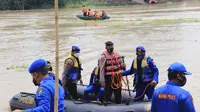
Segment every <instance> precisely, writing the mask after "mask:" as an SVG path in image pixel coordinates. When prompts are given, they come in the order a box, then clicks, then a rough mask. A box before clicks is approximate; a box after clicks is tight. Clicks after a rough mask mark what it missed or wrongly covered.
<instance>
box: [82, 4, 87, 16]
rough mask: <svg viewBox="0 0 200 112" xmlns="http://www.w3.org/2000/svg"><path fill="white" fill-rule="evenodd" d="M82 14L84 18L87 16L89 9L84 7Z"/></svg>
mask: <svg viewBox="0 0 200 112" xmlns="http://www.w3.org/2000/svg"><path fill="white" fill-rule="evenodd" d="M82 12H83V16H87V8H86V7H85V5H83V8H82Z"/></svg>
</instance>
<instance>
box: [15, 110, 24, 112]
mask: <svg viewBox="0 0 200 112" xmlns="http://www.w3.org/2000/svg"><path fill="white" fill-rule="evenodd" d="M13 112H23V111H22V110H19V109H17V110H14V111H13Z"/></svg>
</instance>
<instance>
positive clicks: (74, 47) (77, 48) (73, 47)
mask: <svg viewBox="0 0 200 112" xmlns="http://www.w3.org/2000/svg"><path fill="white" fill-rule="evenodd" d="M80 50H81V49H80V48H79V47H78V46H76V45H73V46H72V51H80Z"/></svg>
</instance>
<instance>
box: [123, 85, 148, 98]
mask: <svg viewBox="0 0 200 112" xmlns="http://www.w3.org/2000/svg"><path fill="white" fill-rule="evenodd" d="M150 85H151V83H149V84H147V86H146V87H145V89H144V91H143V93H142V94H141V95H140V96H138V97H135V98H133V97H130V96H129V95H127V94H126V93H125V91H124V94H125V95H126V96H128V97H129V98H131V99H132V100H137V99H139V98H141V97H142V96H144V94H145V93H146V90H147V88H148V87H149V86H150ZM127 87H128V86H127V84H125V89H127Z"/></svg>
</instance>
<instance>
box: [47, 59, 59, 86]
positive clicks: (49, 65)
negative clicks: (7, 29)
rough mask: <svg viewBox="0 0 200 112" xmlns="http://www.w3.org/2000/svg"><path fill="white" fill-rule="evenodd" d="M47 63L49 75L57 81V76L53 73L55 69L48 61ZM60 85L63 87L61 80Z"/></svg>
mask: <svg viewBox="0 0 200 112" xmlns="http://www.w3.org/2000/svg"><path fill="white" fill-rule="evenodd" d="M46 63H47V69H48V75H49V76H50V77H52V78H53V79H54V80H55V74H54V73H53V68H52V65H51V62H50V61H46ZM59 84H60V85H61V86H62V82H61V80H60V79H59Z"/></svg>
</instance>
